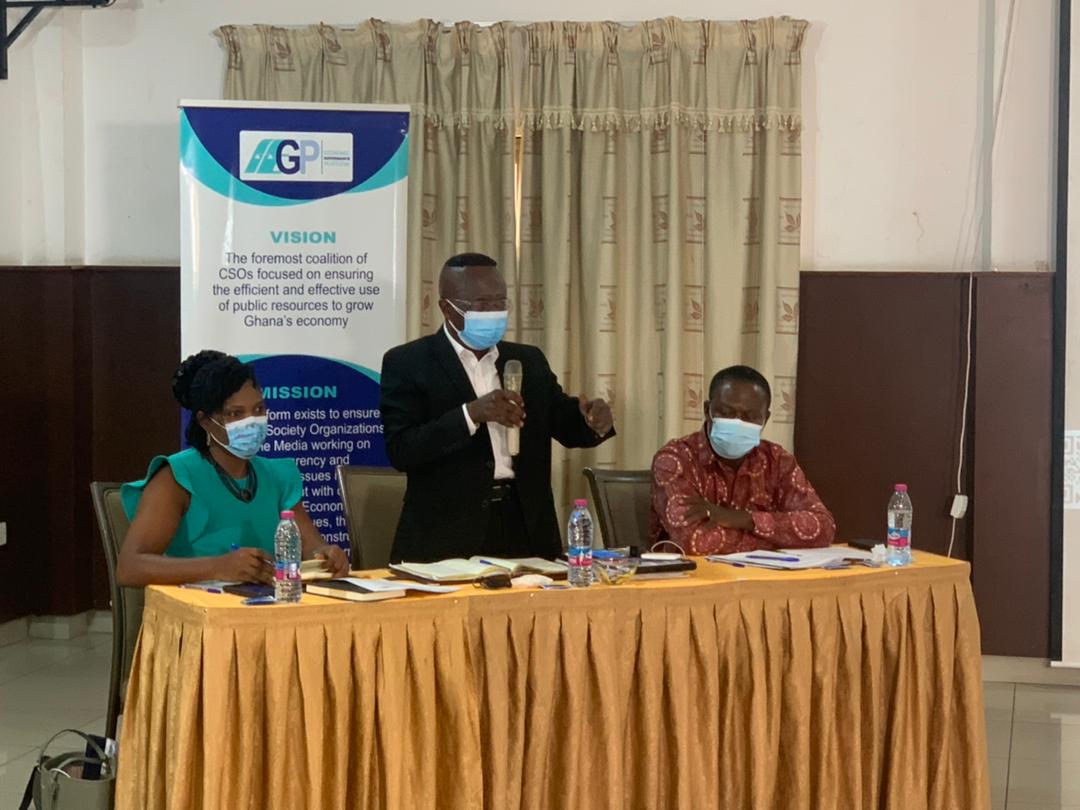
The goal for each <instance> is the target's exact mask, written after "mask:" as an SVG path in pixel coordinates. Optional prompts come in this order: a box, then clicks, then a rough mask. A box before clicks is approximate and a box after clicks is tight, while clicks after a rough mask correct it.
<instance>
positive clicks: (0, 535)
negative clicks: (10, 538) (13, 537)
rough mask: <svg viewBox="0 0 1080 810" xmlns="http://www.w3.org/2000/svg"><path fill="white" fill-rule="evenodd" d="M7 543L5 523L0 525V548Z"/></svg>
mask: <svg viewBox="0 0 1080 810" xmlns="http://www.w3.org/2000/svg"><path fill="white" fill-rule="evenodd" d="M5 543H7V523H0V546H2V545H4V544H5Z"/></svg>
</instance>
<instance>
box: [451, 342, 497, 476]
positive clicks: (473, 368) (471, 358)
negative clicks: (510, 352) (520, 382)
mask: <svg viewBox="0 0 1080 810" xmlns="http://www.w3.org/2000/svg"><path fill="white" fill-rule="evenodd" d="M443 332H444V333H445V334H446V339H447V340H449V341H450V345H451V346H453V348H454V352H455V354H457V356H458V359H459V360H460V361H461V365H462V368H464V369H465V376H466V377H468V378H469V382H470V383H472V387H473V391H475V392H476V396H477V397H482V396H484V394H490V393H491V392H492V391H494V390H495V389H496V388H502V385H501V384H500V382H499V372H498V371H496V369H495V361H496V360H498V359H499V347H498V346H495V347H493V348H491V349H489V350H488V352H487V354H485V355H484V356H483V357H481V358H479V359H477V357H476V355H475V354H473V352H472V349H468V348H466V347H465V346H462V345H461V344H460V343H458V342H457V341H456V340H455V339H454V337H453V335H451V334H450V330H449V329H447V327H446V324H443ZM461 410H462V412H463V413H464V414H465V424H467V425H468V426H469V435H470V436H472V435H475V434H476V431H477V430H478V429H479V425H477V424H476V423H475V422H474V421H473V420H472V417H471V416H469V406H468V404H465V405H462V406H461ZM487 426H488V436H490V437H491V453H492V455H494V456H495V480H496V481H499V480H503V479H507V478H513V477H514V465H513V461H512V460H511V458H510V449H509V447H508V446H507V443H506V428H505V427H503V426H502V425H500V424H498V423H497V422H488V423H487Z"/></svg>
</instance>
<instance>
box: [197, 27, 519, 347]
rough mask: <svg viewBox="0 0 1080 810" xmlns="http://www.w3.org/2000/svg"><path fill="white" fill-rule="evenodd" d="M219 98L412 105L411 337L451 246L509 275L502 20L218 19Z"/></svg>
mask: <svg viewBox="0 0 1080 810" xmlns="http://www.w3.org/2000/svg"><path fill="white" fill-rule="evenodd" d="M217 34H218V36H219V37H220V38H221V40H222V41H223V43H224V45H225V47H226V50H227V53H228V66H227V69H226V73H225V96H226V98H234V99H259V100H286V101H326V102H363V103H371V104H375V103H381V104H408V105H410V107H411V109H412V113H413V120H412V125H411V132H410V133H409V229H408V260H407V261H408V270H407V276H408V278H407V284H408V293H407V313H408V323H407V334H408V337H409V338H410V339H412V338H415V337H418V336H420V335H422V334H426V333H428V332H430V331H433V330H434V329H435V328H436V327H437V326H438V325H439V324H440V323H441V322H442V321H441V315H439V313H438V308H437V306H436V302H437V300H438V295H437V289H436V281H437V279H438V274H439V269H440V268H441V267H442V265H443V262H444V261H445V260H446V259H447V257H449V256H451V255H453V254H454V253H463V252H465V251H479V252H481V253H487V254H488V255H490V256H492V257H494V258H495V259H496V260H497V261H498V262H499V264H500V265H501V266H502V268H503V270H504V271H505V272H506V273H507V276H508V277H509V278H513V277H514V276H515V275H516V258H517V257H516V254H515V250H514V238H515V232H516V229H515V220H514V216H515V213H514V171H515V169H514V126H513V111H512V106H511V84H512V82H511V73H510V58H509V48H508V46H507V34H508V30H507V26H506V25H504V24H502V23H497V24H495V25H492V26H489V27H486V28H481V27H479V26H477V25H474V24H472V23H458V24H457V25H455V26H453V27H452V28H446V27H443V26H442V25H441V24H439V23H436V22H433V21H431V20H420V21H417V22H414V23H407V24H390V23H384V22H381V21H379V20H368V21H367V22H364V23H361V24H360V25H358V26H357V27H356V28H354V29H341V28H332V27H330V26H327V25H316V26H309V27H307V28H299V29H290V28H276V27H272V26H265V25H255V26H243V27H238V26H223V27H222V28H219V29H218V31H217Z"/></svg>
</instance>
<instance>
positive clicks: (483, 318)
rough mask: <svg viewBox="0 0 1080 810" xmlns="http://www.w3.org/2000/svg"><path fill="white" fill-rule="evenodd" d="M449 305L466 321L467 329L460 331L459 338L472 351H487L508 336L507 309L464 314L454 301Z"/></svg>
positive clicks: (508, 316) (508, 317)
mask: <svg viewBox="0 0 1080 810" xmlns="http://www.w3.org/2000/svg"><path fill="white" fill-rule="evenodd" d="M447 303H448V304H450V306H452V307H454V310H455V311H456V312H457V313H458V314H459V315H460V316H461V317H462V318H464V319H465V328H464V329H461V330H460V331H458V337H460V338H461V342H462V343H464V344H465V345H466V346H468V347H469V348H470V349H476V350H477V351H478V352H480V351H487V350H488V349H490V348H491V347H492V346H494V345H495V344H496V343H498V342H499V341H500V340H502V339H503V336H504V335H505V334H506V324H507V321H509V319H510V313H509V312H507V311H506V310H505V309H504V310H501V311H498V312H462V311H461V310H460V309H458V308H457V307H455V306H454V304H453V302H452V301H447Z"/></svg>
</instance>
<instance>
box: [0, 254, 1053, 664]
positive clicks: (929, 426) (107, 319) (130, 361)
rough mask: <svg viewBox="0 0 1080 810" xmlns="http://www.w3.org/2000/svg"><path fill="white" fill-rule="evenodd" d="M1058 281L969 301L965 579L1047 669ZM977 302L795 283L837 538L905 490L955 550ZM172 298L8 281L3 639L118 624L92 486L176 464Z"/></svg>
mask: <svg viewBox="0 0 1080 810" xmlns="http://www.w3.org/2000/svg"><path fill="white" fill-rule="evenodd" d="M1051 281H1052V279H1051V277H1050V276H1044V275H1033V274H987V275H980V276H978V277H977V280H976V284H975V288H974V292H975V296H974V304H975V306H974V324H975V330H974V334H975V346H974V363H973V368H972V379H973V383H972V388H971V391H972V396H971V401H970V403H969V409H968V412H969V441H968V443H967V450H966V458H967V463H966V464H965V473H964V479H963V480H964V487H965V491H966V492H968V493H969V494H970V495H971V496H972V506H971V509H970V510H969V513H968V518H967V519H965V520H963V521H960V522H959V524H958V532H957V541H956V548H955V553H956V554H957V555H958V556H962V557H965V558H967V559H970V560H972V564H973V571H974V575H973V579H974V583H975V595H976V599H977V602H978V605H979V612H980V617H981V620H982V627H983V649H984V651H985V652H987V653H994V654H1002V655H1028V656H1038V657H1045V656H1046V655H1047V653H1048V641H1049V640H1048V604H1049V596H1048V571H1049V540H1048V532H1049V528H1048V517H1049V451H1050V422H1049V419H1050V378H1051V377H1050V375H1051V367H1050V317H1051ZM967 283H968V282H967V276H966V275H963V274H952V273H933V274H931V273H918V274H916V273H804V274H803V277H802V306H801V310H802V314H801V321H802V324H801V329H802V333H801V337H800V357H799V401H798V413H797V417H796V425H795V428H796V430H795V434H796V449H797V452H798V454H799V457H800V460H801V461H802V463H803V465H804V466H805V468H806V470H807V473H808V474H809V475H810V478H811V480H812V481H813V482H814V484H815V486H817V488H818V490H819V491H820V493H821V495H822V497H823V498H824V499H825V501H826V502H827V503H828V504H829V506H830V507H831V508H832V509H833V511H834V512H835V514H836V516H837V519H838V522H839V525H840V534H841V537H842V538H854V537H875V538H880V537H881V536H882V535H883V531H884V519H885V505H886V502H887V500H888V497H889V493H890V491H891V487H892V484H893V483H894V482H895V481H897V480H904V481H905V482H906V483H908V484H909V485H910V486H911V491H912V496H913V499H914V502H915V509H916V523H915V535H914V537H915V545H916V546H917V547H920V548H925V549H929V550H931V551H936V552H943V551H944V550H945V549H946V547H947V545H948V538H949V528H950V525H951V522H950V520H949V518H948V508H949V503H950V501H951V498H952V494H953V491H954V488H955V474H956V473H955V471H956V460H957V452H958V451H957V444H958V439H959V431H960V410H961V403H962V398H963V386H962V380H963V371H964V369H963V362H964V340H965V333H964V321H965V317H966V311H967V310H966V308H967V291H968V287H967ZM179 298H180V289H179V275H178V272H177V269H176V268H140V267H123V268H104V267H101V268H72V267H60V268H25V267H16V268H0V314H2V316H3V317H0V350H2V351H3V356H4V357H5V358H6V361H7V368H6V373H5V374H4V385H3V386H0V447H3V448H4V451H5V459H4V461H5V463H4V464H3V465H0V520H6V521H7V522H8V544H7V545H6V546H3V547H0V581H3V582H5V583H6V585H5V587H4V588H0V622H2V621H6V620H8V619H11V618H15V617H18V616H23V615H27V614H32V613H38V614H41V613H53V614H70V613H76V612H80V611H82V610H86V609H87V608H89V607H92V606H95V607H105V606H107V604H108V595H107V587H106V583H107V578H106V574H105V567H104V560H103V558H102V556H101V551H100V541H99V539H98V537H97V532H96V526H95V525H94V523H93V520H92V512H91V508H90V499H89V491H88V483H89V481H91V480H129V479H132V478H136V477H139V476H140V475H141V474H142V472H143V471H144V470H145V467H146V463H147V461H148V460H149V459H150V458H151V457H152V456H153V455H154V454H156V453H167V452H171V451H173V450H175V449H177V447H178V443H179V442H178V439H179V436H178V425H179V411H178V408H177V407H176V405H175V403H174V402H173V400H172V398H171V395H170V392H169V382H170V380H171V376H172V372H173V370H174V368H175V365H176V361H177V358H178V357H179V355H180V301H179ZM88 571H89V572H90V573H89V575H88V574H87V572H88Z"/></svg>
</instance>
